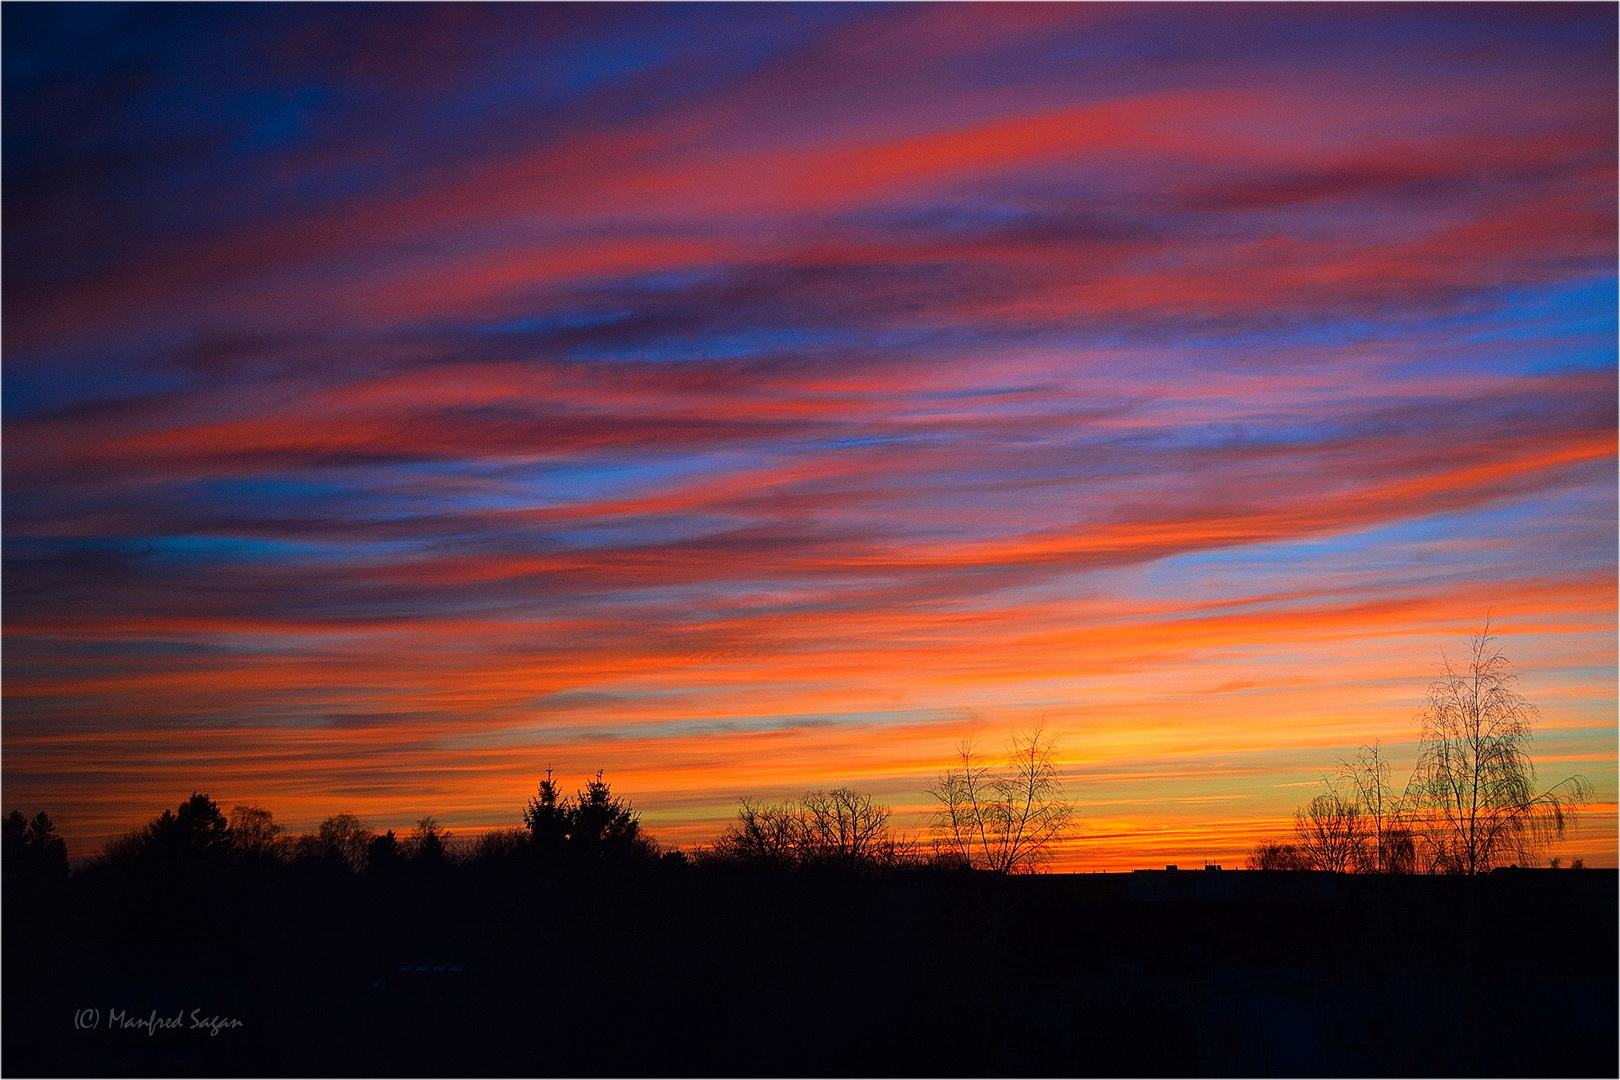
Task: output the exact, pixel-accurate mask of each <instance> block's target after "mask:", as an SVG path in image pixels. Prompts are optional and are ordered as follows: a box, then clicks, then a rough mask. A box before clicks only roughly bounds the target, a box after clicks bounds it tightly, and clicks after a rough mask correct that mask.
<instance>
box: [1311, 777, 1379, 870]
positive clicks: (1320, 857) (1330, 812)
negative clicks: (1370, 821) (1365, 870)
mask: <svg viewBox="0 0 1620 1080" xmlns="http://www.w3.org/2000/svg"><path fill="white" fill-rule="evenodd" d="M1294 835H1295V836H1296V837H1297V838H1298V841H1299V854H1300V857H1301V859H1302V860H1303V861H1304V863H1305V865H1306V866H1307V867H1309V868H1310V869H1312V870H1333V871H1336V872H1338V873H1341V874H1342V873H1344V872H1345V871H1347V870H1351V869H1354V868H1356V867H1359V866H1361V865H1363V864H1364V862H1365V858H1366V855H1365V852H1366V848H1367V837H1366V834H1365V833H1364V832H1363V830H1362V824H1361V807H1360V806H1359V805H1358V804H1357V803H1356V800H1355V799H1346V798H1344V797H1343V796H1342V795H1340V794H1339V793H1338V791H1336V790H1335V789H1334V788H1333V787H1331V786H1329V788H1328V790H1327V791H1325V792H1323V793H1322V794H1321V795H1318V796H1317V797H1316V798H1314V799H1312V800H1311V801H1310V802H1309V803H1307V804H1306V805H1305V806H1303V807H1301V808H1300V809H1299V810H1296V811H1295V812H1294Z"/></svg>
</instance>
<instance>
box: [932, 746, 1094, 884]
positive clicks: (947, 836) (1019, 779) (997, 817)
mask: <svg viewBox="0 0 1620 1080" xmlns="http://www.w3.org/2000/svg"><path fill="white" fill-rule="evenodd" d="M1054 749H1055V744H1054V743H1053V741H1052V740H1051V739H1047V738H1045V737H1044V736H1043V734H1042V729H1041V728H1039V727H1037V728H1036V729H1035V730H1034V731H1033V732H1031V733H1030V734H1029V735H1027V736H1020V735H1015V736H1013V738H1012V740H1011V741H1010V742H1009V743H1008V745H1007V763H1006V765H1005V766H1004V767H1003V768H1002V769H1001V770H1000V771H999V772H996V771H992V770H991V769H990V767H989V766H987V765H985V764H983V763H982V761H981V760H980V759H979V757H978V756H977V755H976V754H975V753H974V750H973V746H972V744H971V743H970V742H963V743H962V744H961V745H960V746H959V747H958V748H957V753H958V755H959V758H960V763H961V767H960V769H953V770H950V771H948V772H946V773H944V774H943V775H941V776H940V778H939V779H938V780H937V781H936V782H935V783H934V785H933V786H932V787H930V788H929V789H928V793H929V794H930V795H932V796H933V797H934V800H935V801H936V802H937V803H938V804H939V810H938V812H937V813H936V815H935V824H936V826H937V827H938V828H939V830H940V833H941V835H942V839H943V840H944V841H945V843H947V844H948V845H949V846H950V847H951V848H952V849H953V850H954V851H956V852H957V853H958V854H959V855H960V856H961V858H962V859H964V860H966V862H967V864H968V865H969V866H971V867H973V868H974V869H977V870H991V871H994V872H996V873H999V874H1010V873H1014V872H1017V871H1031V870H1034V869H1035V868H1036V867H1037V866H1039V864H1040V863H1042V862H1043V861H1045V860H1046V859H1047V858H1048V857H1050V855H1051V852H1052V848H1053V847H1054V846H1056V844H1057V843H1058V841H1060V840H1062V839H1063V838H1064V837H1065V836H1067V835H1068V834H1069V831H1070V827H1071V823H1072V821H1073V817H1074V809H1073V807H1072V806H1071V805H1070V803H1069V802H1068V801H1067V800H1065V799H1064V798H1063V784H1062V781H1061V780H1060V779H1059V778H1058V773H1057V765H1056V763H1055V762H1054V761H1053V751H1054Z"/></svg>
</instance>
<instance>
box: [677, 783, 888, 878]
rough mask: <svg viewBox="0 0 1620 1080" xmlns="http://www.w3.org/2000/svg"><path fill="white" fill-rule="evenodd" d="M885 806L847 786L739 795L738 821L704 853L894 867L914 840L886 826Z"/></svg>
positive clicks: (770, 862)
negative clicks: (792, 795)
mask: <svg viewBox="0 0 1620 1080" xmlns="http://www.w3.org/2000/svg"><path fill="white" fill-rule="evenodd" d="M889 813H890V812H889V808H888V807H887V806H881V805H879V804H878V803H877V802H876V801H875V800H874V799H873V798H872V796H871V795H870V794H869V793H865V792H859V791H855V790H853V789H851V788H834V789H832V790H831V791H810V792H806V793H805V794H804V795H803V796H801V797H800V798H799V799H797V800H793V801H789V802H782V803H756V802H753V801H752V800H750V799H743V800H742V807H741V808H740V809H739V810H738V811H737V820H736V821H734V822H733V823H732V824H731V825H729V826H727V828H726V830H725V831H724V832H723V833H721V834H720V835H719V836H718V837H717V838H716V839H715V841H714V844H713V845H712V846H711V847H710V849H709V851H708V857H710V858H714V859H718V860H721V861H725V862H737V863H746V864H750V865H754V866H774V867H778V868H789V867H811V866H833V867H841V868H844V869H854V870H870V869H878V868H883V867H893V866H898V865H900V864H902V863H905V862H908V861H910V860H912V859H913V858H915V856H916V845H915V844H914V843H913V842H912V841H911V840H909V839H908V838H907V837H905V836H904V835H899V836H897V835H895V834H893V833H891V832H890V831H889Z"/></svg>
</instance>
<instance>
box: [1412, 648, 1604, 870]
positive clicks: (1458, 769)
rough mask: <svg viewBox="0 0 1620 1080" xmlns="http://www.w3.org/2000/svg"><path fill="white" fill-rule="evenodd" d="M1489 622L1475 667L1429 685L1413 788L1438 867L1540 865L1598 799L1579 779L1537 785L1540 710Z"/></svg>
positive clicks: (1472, 656)
mask: <svg viewBox="0 0 1620 1080" xmlns="http://www.w3.org/2000/svg"><path fill="white" fill-rule="evenodd" d="M1489 635H1490V624H1489V623H1488V622H1487V623H1486V626H1485V629H1484V630H1483V631H1482V632H1481V633H1480V634H1479V635H1477V636H1476V637H1474V638H1473V639H1472V640H1471V641H1470V642H1469V650H1468V663H1467V665H1466V667H1464V668H1463V670H1461V671H1458V670H1456V669H1455V668H1453V667H1452V665H1451V663H1450V662H1449V661H1447V663H1446V666H1445V674H1444V675H1442V676H1441V677H1440V678H1439V679H1437V680H1436V681H1435V682H1434V684H1433V685H1431V686H1430V687H1429V700H1428V704H1427V705H1426V706H1425V708H1424V710H1423V714H1422V720H1423V732H1422V749H1421V751H1420V754H1419V757H1418V763H1417V769H1416V771H1415V772H1414V774H1413V777H1412V783H1411V785H1410V788H1409V791H1410V793H1411V794H1412V796H1413V798H1414V799H1415V800H1416V801H1417V803H1418V805H1419V807H1420V813H1421V818H1422V827H1423V832H1424V835H1425V839H1426V840H1427V841H1428V843H1429V845H1430V848H1431V852H1432V858H1433V863H1434V867H1435V868H1436V869H1438V870H1443V871H1449V872H1452V873H1463V874H1478V873H1484V872H1485V871H1488V870H1490V869H1491V868H1492V867H1494V866H1498V865H1501V864H1503V863H1506V862H1509V861H1513V862H1523V863H1526V864H1529V862H1530V861H1531V860H1537V861H1539V855H1540V853H1541V852H1542V851H1543V850H1544V849H1545V847H1546V846H1547V844H1549V843H1550V842H1552V841H1553V840H1557V839H1561V838H1562V837H1563V835H1564V832H1565V829H1566V828H1567V827H1568V825H1569V824H1570V823H1571V821H1572V818H1573V815H1574V813H1575V811H1576V810H1577V809H1578V808H1579V806H1580V805H1581V804H1582V803H1584V802H1585V801H1587V800H1588V799H1589V798H1590V797H1591V787H1590V785H1589V784H1588V783H1587V781H1586V778H1585V777H1582V776H1571V777H1569V778H1568V779H1565V780H1563V781H1561V782H1560V783H1558V784H1555V785H1553V786H1552V787H1550V788H1547V789H1545V790H1542V791H1539V792H1538V791H1537V790H1536V787H1537V785H1536V770H1535V765H1534V764H1533V763H1532V762H1531V760H1530V755H1529V753H1528V752H1527V747H1528V745H1529V743H1530V737H1531V736H1530V723H1531V721H1532V720H1533V719H1534V718H1535V716H1536V709H1535V706H1534V705H1532V704H1530V702H1529V701H1527V700H1526V699H1525V698H1524V696H1523V695H1521V694H1520V693H1519V692H1518V690H1517V689H1516V686H1517V680H1518V676H1516V675H1515V674H1513V672H1512V671H1511V670H1510V666H1509V663H1508V659H1507V657H1505V656H1503V655H1502V652H1501V650H1500V649H1498V648H1497V647H1496V646H1495V645H1494V644H1493V641H1494V639H1493V638H1491V637H1490V636H1489Z"/></svg>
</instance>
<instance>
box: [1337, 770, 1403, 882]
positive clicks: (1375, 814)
mask: <svg viewBox="0 0 1620 1080" xmlns="http://www.w3.org/2000/svg"><path fill="white" fill-rule="evenodd" d="M1339 773H1340V775H1341V776H1342V777H1344V779H1345V780H1347V781H1348V782H1349V784H1350V786H1351V787H1352V788H1353V789H1354V791H1355V797H1356V801H1357V802H1358V803H1359V805H1360V808H1361V818H1360V821H1359V823H1358V824H1359V827H1360V828H1361V829H1362V830H1363V831H1364V832H1365V834H1366V837H1367V840H1366V843H1365V844H1363V845H1362V846H1361V849H1360V851H1359V858H1360V863H1359V865H1358V866H1357V869H1359V870H1366V871H1369V872H1371V873H1378V874H1410V873H1411V872H1412V871H1413V870H1414V869H1415V868H1416V860H1417V856H1416V849H1415V847H1414V845H1413V840H1412V830H1411V827H1410V826H1409V825H1408V823H1407V820H1406V819H1407V806H1406V802H1405V800H1403V799H1401V798H1400V797H1399V796H1397V795H1395V793H1394V792H1393V791H1391V790H1390V786H1389V761H1388V760H1387V759H1385V757H1384V756H1383V751H1382V748H1381V747H1380V746H1379V744H1378V743H1376V742H1375V743H1373V744H1372V745H1371V746H1363V747H1362V748H1361V753H1360V754H1358V755H1357V756H1356V757H1355V759H1354V760H1351V761H1341V762H1339Z"/></svg>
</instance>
